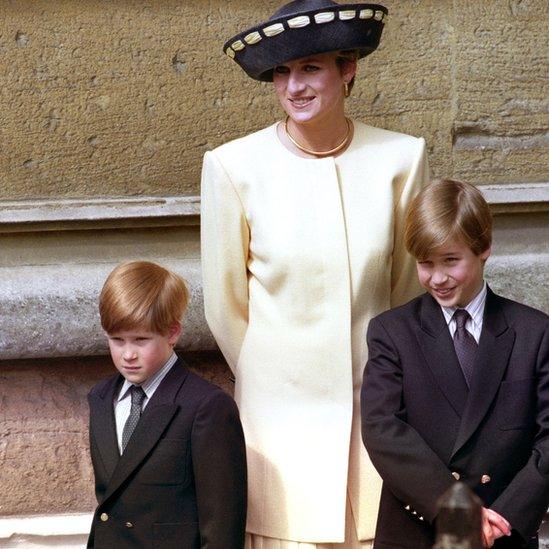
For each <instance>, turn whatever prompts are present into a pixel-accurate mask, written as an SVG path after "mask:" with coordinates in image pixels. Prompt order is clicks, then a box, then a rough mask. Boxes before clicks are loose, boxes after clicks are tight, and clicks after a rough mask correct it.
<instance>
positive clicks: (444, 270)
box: [417, 240, 490, 307]
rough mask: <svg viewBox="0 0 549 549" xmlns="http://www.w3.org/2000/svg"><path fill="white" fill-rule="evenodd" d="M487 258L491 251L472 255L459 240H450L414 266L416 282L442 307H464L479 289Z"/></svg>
mask: <svg viewBox="0 0 549 549" xmlns="http://www.w3.org/2000/svg"><path fill="white" fill-rule="evenodd" d="M489 256H490V248H488V249H487V250H486V251H484V252H482V253H481V254H480V255H475V253H474V252H473V251H472V250H471V249H470V248H469V247H468V246H467V245H466V244H464V243H463V242H462V241H461V240H451V241H449V242H447V243H446V244H444V245H443V246H440V247H439V248H435V249H434V250H433V251H432V252H431V253H430V254H429V256H428V257H427V258H426V259H425V260H423V261H418V262H417V274H418V277H419V282H420V284H421V285H422V286H423V287H424V288H425V289H426V290H427V291H428V292H429V293H430V294H431V295H432V296H433V297H434V298H435V299H436V300H437V302H438V303H439V304H440V305H442V306H443V307H465V306H467V305H468V304H469V303H470V302H471V301H472V300H473V299H474V298H475V296H476V295H477V294H478V292H480V290H481V288H482V284H483V279H484V263H485V261H486V260H487V259H488V257H489Z"/></svg>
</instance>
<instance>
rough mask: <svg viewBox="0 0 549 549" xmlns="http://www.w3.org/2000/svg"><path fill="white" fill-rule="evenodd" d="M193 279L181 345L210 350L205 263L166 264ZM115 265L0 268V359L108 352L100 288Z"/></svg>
mask: <svg viewBox="0 0 549 549" xmlns="http://www.w3.org/2000/svg"><path fill="white" fill-rule="evenodd" d="M162 263H163V264H164V265H165V266H166V267H168V268H171V269H172V270H173V271H175V272H177V273H179V274H181V275H182V276H183V277H184V278H185V279H186V280H187V283H188V286H189V290H190V294H191V301H190V305H189V309H188V311H187V313H186V315H185V317H184V319H183V323H184V333H183V336H182V338H181V342H180V344H181V346H182V347H183V348H185V349H192V350H198V349H211V348H213V347H214V343H213V339H212V336H211V335H210V333H209V330H208V328H207V326H206V322H205V320H204V310H203V304H202V287H201V283H200V265H198V264H196V263H195V264H193V263H190V262H183V261H180V262H173V261H172V262H170V261H163V262H162ZM114 266H115V265H114V264H110V265H109V264H107V265H100V266H96V265H93V264H84V265H78V266H74V265H62V266H58V267H54V266H49V267H47V266H43V267H40V268H36V267H20V268H12V267H9V268H4V269H0V277H1V278H2V284H1V285H0V303H1V304H2V315H1V316H0V359H8V358H30V357H54V356H72V355H77V356H87V355H96V354H102V353H105V352H107V342H106V338H105V336H104V333H103V331H102V329H101V325H100V322H99V313H98V309H97V302H98V297H99V292H100V290H101V287H102V285H103V282H104V281H105V279H106V277H107V275H108V274H109V272H110V271H111V270H112V268H113V267H114Z"/></svg>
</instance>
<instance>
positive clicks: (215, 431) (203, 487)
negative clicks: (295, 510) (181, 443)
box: [191, 391, 247, 549]
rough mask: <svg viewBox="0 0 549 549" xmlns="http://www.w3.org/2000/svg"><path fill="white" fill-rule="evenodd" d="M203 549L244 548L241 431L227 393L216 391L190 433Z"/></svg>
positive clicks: (244, 515)
mask: <svg viewBox="0 0 549 549" xmlns="http://www.w3.org/2000/svg"><path fill="white" fill-rule="evenodd" d="M191 451H192V461H193V471H194V479H195V486H196V499H197V507H198V522H199V529H200V537H201V545H200V547H201V548H202V549H242V547H244V535H245V527H246V501H247V477H246V475H247V472H246V449H245V445H244V434H243V432H242V426H241V424H240V418H239V416H238V409H237V407H236V404H235V403H234V401H233V400H232V398H231V397H229V396H228V395H226V394H225V393H223V392H222V391H216V392H215V393H214V394H213V397H208V398H206V399H205V400H204V401H203V402H202V404H201V406H200V408H199V410H198V412H197V415H196V418H195V420H194V423H193V428H192V434H191Z"/></svg>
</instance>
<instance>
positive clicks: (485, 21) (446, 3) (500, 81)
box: [0, 0, 549, 200]
mask: <svg viewBox="0 0 549 549" xmlns="http://www.w3.org/2000/svg"><path fill="white" fill-rule="evenodd" d="M280 4H281V2H279V1H274V0H254V2H253V3H250V2H249V1H248V0H186V1H185V2H181V1H179V0H155V1H154V2H153V1H150V0H149V1H143V0H119V1H116V2H105V1H101V0H87V1H86V2H71V1H63V0H52V1H49V2H36V1H35V0H3V1H2V2H0V6H1V9H2V18H1V20H0V74H2V86H1V87H0V200H1V199H26V198H45V197H51V198H59V197H81V196H86V197H96V196H128V195H160V196H162V195H181V194H186V195H196V194H198V186H199V173H200V162H201V157H202V154H203V152H204V150H206V149H209V148H212V147H214V146H216V145H218V144H220V143H222V142H224V141H227V140H228V139H231V138H233V137H237V136H240V135H243V134H245V133H248V132H250V131H251V130H254V129H258V128H260V127H263V126H265V125H267V124H270V123H272V122H273V121H274V120H276V119H278V118H280V116H281V114H280V111H279V109H278V107H277V105H276V102H275V99H274V95H273V92H272V89H271V85H270V84H261V83H257V82H254V81H252V80H250V79H248V78H246V77H245V75H244V73H242V71H241V70H240V69H239V68H238V66H237V65H236V64H235V63H234V62H232V61H231V60H229V59H228V58H227V57H226V56H225V55H224V54H223V53H222V51H221V46H222V44H223V42H224V41H225V39H228V38H230V37H231V36H232V35H233V34H236V33H237V32H239V31H241V30H243V29H245V28H247V27H249V26H251V25H253V24H254V23H255V22H257V21H259V20H263V19H264V18H266V17H267V16H268V15H270V14H271V13H272V12H274V11H275V9H276V8H277V7H278V6H279V5H280ZM386 4H387V6H388V7H389V10H390V16H389V19H388V24H387V26H386V29H385V32H384V37H383V40H382V45H381V47H380V49H379V50H378V51H377V52H376V53H375V54H374V55H372V56H370V57H369V58H367V59H366V60H364V61H362V62H361V63H360V69H359V77H358V82H357V85H356V87H355V91H354V93H353V95H352V97H351V98H350V100H349V104H348V107H349V108H348V110H349V113H350V114H351V115H353V116H355V117H357V118H359V119H361V120H364V121H366V122H369V123H372V124H374V125H380V126H384V127H388V128H391V129H395V130H399V131H404V132H408V133H411V134H413V135H422V136H424V137H425V138H426V140H427V142H428V145H429V149H430V160H431V166H432V171H433V173H434V175H436V176H439V177H441V176H452V177H455V178H464V179H466V180H470V181H473V182H476V183H493V182H495V183H506V182H512V183H515V182H522V181H544V180H545V175H546V164H547V149H548V147H547V145H548V144H549V137H548V135H549V134H548V133H547V127H548V122H549V115H548V112H549V110H548V103H547V97H548V95H549V94H548V88H547V86H548V85H547V81H546V79H545V77H544V75H545V73H546V66H547V60H548V59H547V57H548V55H547V45H546V27H547V14H546V12H547V10H546V2H544V0H483V1H471V0H421V1H420V0H405V1H404V0H388V1H387V2H386Z"/></svg>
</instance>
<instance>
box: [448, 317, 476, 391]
mask: <svg viewBox="0 0 549 549" xmlns="http://www.w3.org/2000/svg"><path fill="white" fill-rule="evenodd" d="M469 318H471V317H470V316H469V313H468V312H467V311H466V310H465V309H457V310H456V312H455V313H454V320H455V321H456V331H455V332H454V348H455V350H456V355H457V357H458V360H459V364H460V366H461V370H462V371H463V375H464V376H465V381H466V382H467V387H469V386H470V385H471V378H472V377H473V365H474V363H475V357H476V356H477V349H478V345H477V342H476V340H475V338H474V337H473V335H472V334H470V333H469V332H468V331H467V330H466V329H465V323H466V322H467V320H468V319H469Z"/></svg>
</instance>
